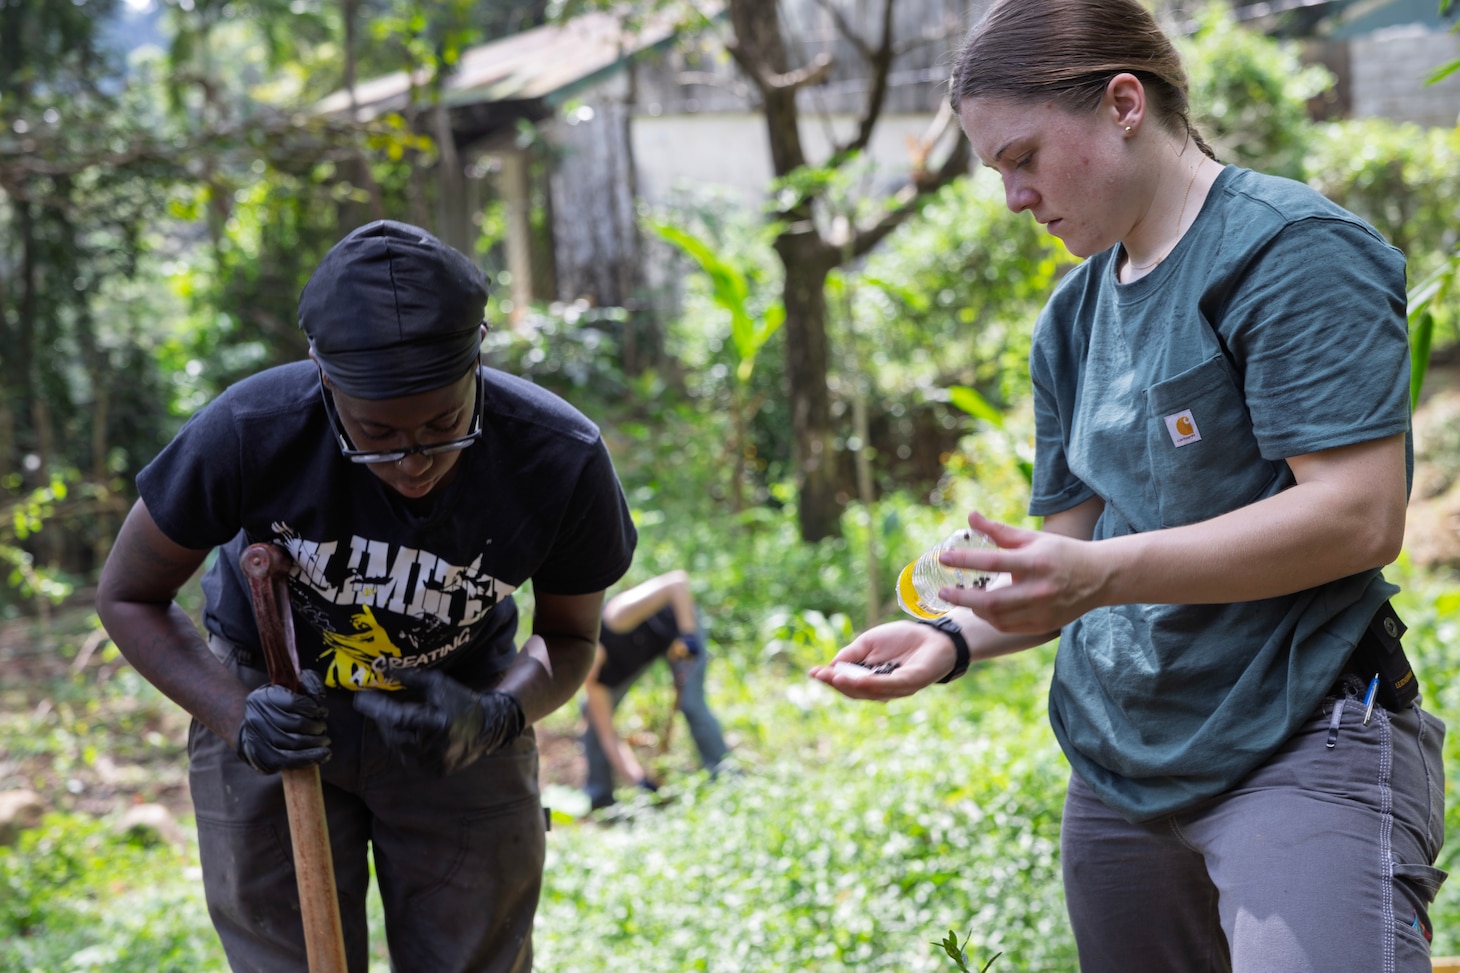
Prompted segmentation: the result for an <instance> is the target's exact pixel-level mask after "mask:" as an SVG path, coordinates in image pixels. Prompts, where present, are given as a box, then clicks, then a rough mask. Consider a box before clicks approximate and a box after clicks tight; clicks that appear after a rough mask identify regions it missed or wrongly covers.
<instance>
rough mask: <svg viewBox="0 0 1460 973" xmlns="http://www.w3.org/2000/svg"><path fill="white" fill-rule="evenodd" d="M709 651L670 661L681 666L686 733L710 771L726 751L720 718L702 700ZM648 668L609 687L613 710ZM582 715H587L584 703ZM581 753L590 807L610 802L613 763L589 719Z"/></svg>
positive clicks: (682, 707) (716, 765) (718, 763)
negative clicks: (687, 726)
mask: <svg viewBox="0 0 1460 973" xmlns="http://www.w3.org/2000/svg"><path fill="white" fill-rule="evenodd" d="M709 655H710V654H709V652H708V651H705V652H700V653H699V654H697V655H694V656H691V657H689V658H688V659H685V660H683V661H682V662H674V663H671V664H670V665H671V666H679V667H682V672H683V675H682V678H683V682H684V684H683V686H682V687H681V689H680V691H679V711H680V712H681V713H683V714H684V719H685V722H686V723H688V724H689V734H690V736H691V737H692V738H694V742H695V749H696V750H698V751H699V754H700V763H701V764H702V765H703V766H704V767H705V769H706V770H709V771H711V772H712V773H713V772H714V770H715V768H716V767H718V766H719V765H720V761H722V760H724V759H725V755H726V753H728V752H729V751H728V750H727V749H726V747H725V737H724V736H723V735H722V734H721V732H720V721H719V720H717V719H715V714H714V713H711V712H710V707H709V704H708V703H706V702H705V669H706V668H707V667H708V665H709V661H710V660H709ZM652 664H653V663H650V665H652ZM647 668H648V666H645V667H644V669H640V670H639V671H638V672H636V673H634V674H633V675H632V676H630V677H629V678H628V679H626V680H624V681H623V682H622V683H620V684H619V685H617V686H611V687H609V695H610V696H611V697H612V699H613V707H614V709H615V710H617V709H618V704H619V703H620V702H622V700H623V698H624V696H625V695H626V694H627V693H628V691H629V689H630V687H632V686H633V685H634V683H635V682H637V681H638V679H639V677H640V676H642V675H643V674H644V672H645V670H646V669H647ZM584 717H585V718H586V717H587V706H586V704H585V706H584ZM583 754H584V756H585V757H586V758H587V760H588V782H587V785H586V786H585V788H584V789H585V790H586V791H587V792H588V800H589V802H590V803H591V805H592V806H593V807H605V806H607V805H609V804H612V803H613V765H612V764H610V763H609V762H608V754H606V753H604V750H603V744H602V743H601V742H600V741H599V739H598V733H597V731H596V730H594V729H593V722H592V721H591V720H589V721H588V728H587V729H586V730H584V731H583ZM625 783H636V782H635V781H625Z"/></svg>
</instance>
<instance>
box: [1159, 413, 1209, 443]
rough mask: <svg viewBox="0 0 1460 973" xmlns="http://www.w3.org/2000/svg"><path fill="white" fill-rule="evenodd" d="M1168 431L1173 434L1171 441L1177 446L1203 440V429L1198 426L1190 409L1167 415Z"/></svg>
mask: <svg viewBox="0 0 1460 973" xmlns="http://www.w3.org/2000/svg"><path fill="white" fill-rule="evenodd" d="M1166 431H1167V432H1169V433H1170V434H1171V442H1172V444H1173V445H1175V446H1190V445H1191V444H1192V443H1199V442H1201V430H1200V429H1198V428H1196V419H1195V417H1193V416H1192V414H1191V410H1190V409H1183V410H1182V411H1180V412H1177V413H1174V414H1172V415H1169V416H1167V417H1166Z"/></svg>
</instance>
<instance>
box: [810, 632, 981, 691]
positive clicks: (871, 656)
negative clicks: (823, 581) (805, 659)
mask: <svg viewBox="0 0 1460 973" xmlns="http://www.w3.org/2000/svg"><path fill="white" fill-rule="evenodd" d="M954 657H955V652H954V649H953V643H952V642H951V641H950V640H949V638H948V636H947V635H944V634H943V633H942V632H940V631H938V630H937V629H936V628H933V627H931V626H928V625H919V624H918V623H917V622H905V621H897V622H888V623H887V624H885V625H878V626H877V627H875V628H870V629H868V630H867V631H865V632H863V633H862V634H861V635H859V636H857V637H856V638H855V639H853V640H852V641H851V643H849V644H848V645H847V646H846V648H844V649H842V650H841V651H840V652H838V653H837V654H836V655H835V656H834V657H833V658H832V660H831V662H829V663H828V664H826V665H824V666H813V667H812V668H811V669H810V670H808V672H807V674H808V675H809V676H811V678H813V679H819V680H820V681H822V682H824V683H826V684H827V685H828V686H831V687H833V688H835V689H836V690H837V691H838V692H840V693H841V694H842V695H844V696H850V697H852V698H853V699H873V700H880V701H886V700H889V699H897V698H899V697H902V696H911V695H912V694H913V693H915V692H917V691H918V690H920V689H922V688H923V687H925V686H928V685H931V684H932V683H935V682H937V681H938V680H939V679H942V678H943V677H944V676H946V675H948V673H949V672H951V671H952V670H953V663H954V661H955V660H954ZM838 662H850V663H857V664H858V665H855V666H838V665H837V663H838ZM885 663H895V664H896V668H894V669H893V670H892V671H891V672H887V673H881V674H879V673H874V672H873V671H872V669H871V667H874V666H882V665H883V664H885Z"/></svg>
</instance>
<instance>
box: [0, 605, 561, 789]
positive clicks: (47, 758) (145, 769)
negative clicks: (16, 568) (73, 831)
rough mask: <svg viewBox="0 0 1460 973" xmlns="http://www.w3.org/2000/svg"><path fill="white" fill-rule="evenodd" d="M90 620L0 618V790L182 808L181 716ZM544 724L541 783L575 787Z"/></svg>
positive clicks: (68, 612) (84, 609)
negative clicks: (149, 685) (8, 620)
mask: <svg viewBox="0 0 1460 973" xmlns="http://www.w3.org/2000/svg"><path fill="white" fill-rule="evenodd" d="M90 619H91V611H90V608H89V605H85V606H81V605H77V606H72V607H69V608H66V609H64V610H62V611H58V612H57V613H55V614H53V615H52V617H51V618H50V619H49V620H47V621H46V622H44V623H43V622H38V621H36V620H34V619H25V620H18V621H10V622H6V623H4V624H0V792H3V791H20V790H31V791H34V792H36V793H37V794H39V795H40V797H41V799H42V801H43V803H44V806H45V808H46V809H47V810H53V811H69V812H74V813H85V814H92V815H97V816H111V815H119V814H121V813H123V812H125V811H126V810H127V809H128V808H131V807H133V806H136V805H140V804H161V805H162V806H164V807H166V808H167V809H168V810H169V811H171V812H172V814H173V815H174V816H175V817H184V816H189V815H191V814H192V801H191V798H190V796H189V794H188V783H187V735H188V725H189V722H190V720H189V718H188V716H187V714H186V713H185V712H184V711H183V710H182V709H181V708H180V707H178V706H177V705H175V704H173V703H172V702H170V701H168V700H167V699H164V698H162V697H161V696H159V695H158V694H157V693H156V692H154V691H152V690H151V689H150V688H149V687H147V686H146V685H145V684H144V683H143V682H142V680H141V678H140V677H139V676H138V675H137V674H136V673H135V672H134V671H133V670H132V669H131V667H130V666H129V665H128V664H127V662H126V661H125V660H124V659H122V658H120V657H119V656H118V655H117V654H116V651H115V649H113V648H111V647H110V645H109V643H107V641H106V640H105V638H104V637H102V635H101V634H100V633H99V632H98V631H94V630H92V629H91V628H90ZM570 705H571V704H570ZM552 723H554V724H557V725H549V726H539V727H538V730H537V740H538V750H539V757H540V767H541V771H540V775H539V776H540V780H541V783H542V786H543V787H544V788H547V787H548V786H551V785H557V786H560V787H568V788H574V789H577V788H581V787H582V786H583V778H584V763H583V757H582V754H581V748H580V746H579V743H578V736H577V731H576V729H575V728H574V727H573V726H572V721H570V720H566V719H555V720H554V721H552Z"/></svg>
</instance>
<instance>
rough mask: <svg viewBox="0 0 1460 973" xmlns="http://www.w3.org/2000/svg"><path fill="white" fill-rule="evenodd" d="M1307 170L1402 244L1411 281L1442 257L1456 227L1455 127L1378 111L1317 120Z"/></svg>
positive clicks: (1459, 185)
mask: <svg viewBox="0 0 1460 973" xmlns="http://www.w3.org/2000/svg"><path fill="white" fill-rule="evenodd" d="M1306 178H1307V181H1308V183H1309V184H1310V185H1311V186H1313V187H1314V188H1315V189H1317V190H1318V191H1319V192H1321V193H1323V195H1325V196H1327V197H1328V198H1329V199H1331V200H1333V201H1334V202H1336V203H1338V204H1339V205H1340V206H1342V207H1344V208H1345V209H1348V210H1350V211H1352V212H1354V213H1356V214H1357V215H1359V216H1361V217H1363V218H1364V219H1365V220H1367V221H1368V222H1370V223H1372V224H1373V225H1374V227H1375V228H1376V229H1378V230H1379V232H1381V233H1383V234H1384V236H1385V237H1386V238H1388V240H1389V242H1391V243H1393V244H1394V245H1395V246H1396V247H1398V248H1399V249H1400V250H1403V251H1404V252H1405V254H1406V255H1408V257H1409V259H1410V280H1411V282H1412V283H1413V282H1418V281H1420V280H1422V279H1423V278H1424V277H1426V276H1428V275H1429V274H1431V273H1433V272H1434V271H1435V270H1436V269H1437V268H1438V267H1439V266H1440V265H1441V264H1442V263H1444V262H1445V260H1446V257H1447V254H1448V253H1449V251H1450V250H1451V249H1453V247H1454V244H1455V241H1456V238H1457V234H1460V128H1452V129H1443V128H1424V127H1422V126H1419V125H1415V124H1413V123H1404V124H1396V123H1394V122H1391V121H1387V120H1385V119H1379V118H1365V119H1352V120H1348V121H1342V122H1332V123H1328V124H1324V125H1318V126H1315V127H1314V130H1313V137H1312V139H1311V141H1310V143H1309V154H1308V161H1307V168H1306Z"/></svg>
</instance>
